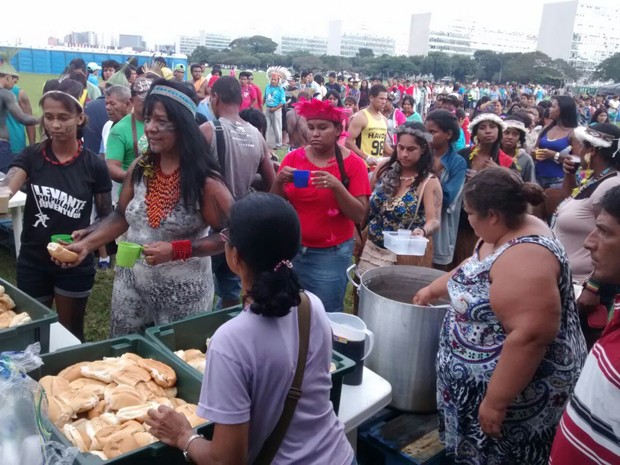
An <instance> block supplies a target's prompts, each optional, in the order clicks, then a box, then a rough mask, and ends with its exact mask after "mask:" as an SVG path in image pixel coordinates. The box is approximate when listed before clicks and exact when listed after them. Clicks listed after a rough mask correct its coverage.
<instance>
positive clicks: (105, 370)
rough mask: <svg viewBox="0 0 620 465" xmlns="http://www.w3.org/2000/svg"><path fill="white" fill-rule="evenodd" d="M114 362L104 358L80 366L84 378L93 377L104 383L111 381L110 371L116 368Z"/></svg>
mask: <svg viewBox="0 0 620 465" xmlns="http://www.w3.org/2000/svg"><path fill="white" fill-rule="evenodd" d="M116 368H117V367H116V365H115V364H114V362H106V361H103V360H97V361H95V362H90V363H88V364H86V365H84V366H82V367H81V368H80V373H82V376H83V377H84V378H92V379H96V380H99V381H103V382H104V383H111V382H112V376H111V375H110V373H111V372H112V371H114V370H115V369H116Z"/></svg>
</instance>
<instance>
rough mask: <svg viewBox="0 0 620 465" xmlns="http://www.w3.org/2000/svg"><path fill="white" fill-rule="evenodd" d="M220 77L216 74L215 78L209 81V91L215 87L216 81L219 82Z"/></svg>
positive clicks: (212, 77)
mask: <svg viewBox="0 0 620 465" xmlns="http://www.w3.org/2000/svg"><path fill="white" fill-rule="evenodd" d="M219 78H220V77H219V76H218V75H217V74H216V75H214V76H211V79H209V84H207V86H208V87H209V89H210V88H211V87H213V84H215V81H217V80H218V79H219Z"/></svg>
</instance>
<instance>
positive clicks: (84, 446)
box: [62, 423, 92, 452]
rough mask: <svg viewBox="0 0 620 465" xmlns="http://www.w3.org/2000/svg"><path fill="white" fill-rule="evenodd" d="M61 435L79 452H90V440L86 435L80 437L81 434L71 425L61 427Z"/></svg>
mask: <svg viewBox="0 0 620 465" xmlns="http://www.w3.org/2000/svg"><path fill="white" fill-rule="evenodd" d="M62 433H63V434H64V435H65V437H66V438H67V439H68V440H69V442H71V444H73V445H74V446H75V447H77V448H78V449H79V450H80V452H88V451H89V450H90V445H91V442H92V441H91V439H90V438H89V437H88V435H86V434H85V435H82V433H81V432H80V431H79V430H78V429H77V428H76V427H75V426H73V425H72V424H70V423H67V424H66V425H64V426H63V427H62Z"/></svg>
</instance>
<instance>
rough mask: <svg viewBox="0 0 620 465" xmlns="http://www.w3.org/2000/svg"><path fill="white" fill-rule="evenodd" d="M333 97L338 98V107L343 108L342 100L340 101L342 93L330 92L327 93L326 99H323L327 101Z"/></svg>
mask: <svg viewBox="0 0 620 465" xmlns="http://www.w3.org/2000/svg"><path fill="white" fill-rule="evenodd" d="M331 96H333V97H336V99H337V100H338V103H337V104H336V106H337V107H342V100H340V92H336V91H335V90H333V89H331V90H328V91H327V93H326V94H325V97H323V100H327V99H328V98H329V97H331Z"/></svg>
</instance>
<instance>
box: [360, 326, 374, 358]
mask: <svg viewBox="0 0 620 465" xmlns="http://www.w3.org/2000/svg"><path fill="white" fill-rule="evenodd" d="M364 334H365V335H366V340H367V341H368V345H366V343H364V346H365V347H367V349H366V350H365V352H364V356H363V357H362V360H364V359H365V358H366V357H368V356H369V355H370V354H371V353H372V349H373V347H374V346H375V334H374V333H373V332H372V331H371V330H369V329H365V330H364Z"/></svg>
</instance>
